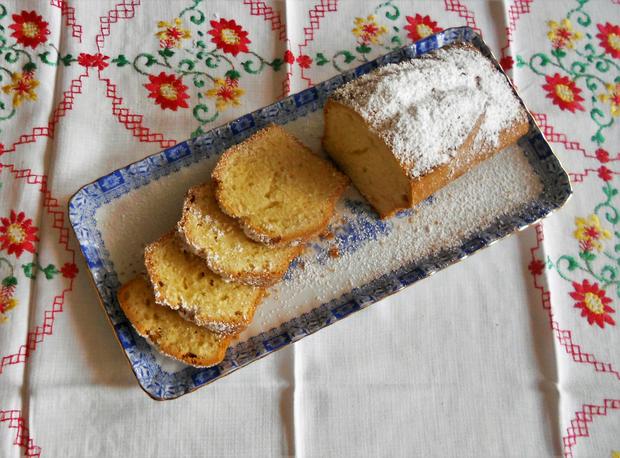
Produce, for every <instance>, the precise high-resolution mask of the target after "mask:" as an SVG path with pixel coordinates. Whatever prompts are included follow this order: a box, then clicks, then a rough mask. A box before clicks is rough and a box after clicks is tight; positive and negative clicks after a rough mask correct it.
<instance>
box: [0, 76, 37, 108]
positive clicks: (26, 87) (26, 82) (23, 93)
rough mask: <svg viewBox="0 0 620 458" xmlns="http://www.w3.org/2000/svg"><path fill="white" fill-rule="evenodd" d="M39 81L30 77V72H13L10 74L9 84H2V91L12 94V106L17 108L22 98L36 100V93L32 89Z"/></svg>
mask: <svg viewBox="0 0 620 458" xmlns="http://www.w3.org/2000/svg"><path fill="white" fill-rule="evenodd" d="M38 85H39V82H38V81H37V80H35V79H34V78H33V77H32V73H23V74H22V73H20V72H15V73H13V75H11V84H7V85H5V86H2V92H4V93H5V94H13V106H14V107H15V108H17V107H18V106H20V105H21V104H22V101H23V100H24V99H26V100H31V101H34V100H37V94H36V92H35V91H34V89H35V88H36V87H37V86H38Z"/></svg>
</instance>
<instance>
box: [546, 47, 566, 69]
mask: <svg viewBox="0 0 620 458" xmlns="http://www.w3.org/2000/svg"><path fill="white" fill-rule="evenodd" d="M551 55H552V56H555V57H557V58H558V59H561V58H562V57H566V52H565V51H564V50H563V49H562V48H555V49H553V50H551ZM542 65H544V64H542Z"/></svg>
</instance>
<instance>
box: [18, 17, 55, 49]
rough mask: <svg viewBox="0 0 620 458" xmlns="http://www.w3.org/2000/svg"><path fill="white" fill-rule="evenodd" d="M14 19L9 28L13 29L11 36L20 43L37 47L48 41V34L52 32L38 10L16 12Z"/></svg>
mask: <svg viewBox="0 0 620 458" xmlns="http://www.w3.org/2000/svg"><path fill="white" fill-rule="evenodd" d="M13 21H14V22H13V24H11V25H10V26H9V29H11V30H13V33H12V34H11V36H12V37H13V38H15V39H16V40H17V42H18V43H20V44H22V45H24V46H30V47H31V48H36V47H37V46H39V45H40V44H42V43H45V42H46V41H47V35H49V33H50V31H49V29H48V28H47V26H48V24H47V22H45V21H44V20H43V17H42V16H39V15H38V14H37V12H36V11H22V12H21V13H19V14H14V15H13Z"/></svg>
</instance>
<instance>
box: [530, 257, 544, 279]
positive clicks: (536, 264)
mask: <svg viewBox="0 0 620 458" xmlns="http://www.w3.org/2000/svg"><path fill="white" fill-rule="evenodd" d="M527 268H528V270H529V271H530V273H531V274H532V275H540V274H542V273H543V270H545V263H544V262H542V261H541V260H540V259H533V260H532V262H530V263H529V264H528V266H527Z"/></svg>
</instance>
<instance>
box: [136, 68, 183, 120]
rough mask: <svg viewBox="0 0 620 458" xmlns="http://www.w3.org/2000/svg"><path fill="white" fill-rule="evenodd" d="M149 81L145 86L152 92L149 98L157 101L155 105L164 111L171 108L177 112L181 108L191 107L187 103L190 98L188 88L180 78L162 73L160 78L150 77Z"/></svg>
mask: <svg viewBox="0 0 620 458" xmlns="http://www.w3.org/2000/svg"><path fill="white" fill-rule="evenodd" d="M149 81H150V82H149V83H148V84H145V85H144V87H145V88H147V89H148V90H149V92H150V94H149V98H151V99H155V103H156V104H157V105H160V106H161V107H162V108H163V109H166V108H169V109H171V110H172V111H177V108H179V107H181V108H187V107H189V105H188V104H187V101H186V99H188V98H189V95H188V94H187V92H186V91H187V86H185V85H184V84H183V82H182V81H181V78H180V77H179V78H177V77H176V76H174V75H172V74H170V75H168V74H166V73H164V72H161V73H160V74H159V75H158V76H155V75H149Z"/></svg>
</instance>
